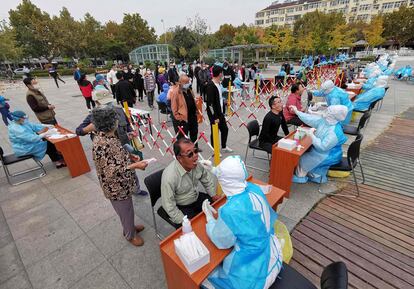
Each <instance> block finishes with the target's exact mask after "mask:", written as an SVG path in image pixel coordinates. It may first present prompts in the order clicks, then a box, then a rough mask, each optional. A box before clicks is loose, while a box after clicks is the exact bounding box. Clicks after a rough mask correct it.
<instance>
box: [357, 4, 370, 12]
mask: <svg viewBox="0 0 414 289" xmlns="http://www.w3.org/2000/svg"><path fill="white" fill-rule="evenodd" d="M370 8H371V5H368V4H362V5H359V11H367V10H369V9H370Z"/></svg>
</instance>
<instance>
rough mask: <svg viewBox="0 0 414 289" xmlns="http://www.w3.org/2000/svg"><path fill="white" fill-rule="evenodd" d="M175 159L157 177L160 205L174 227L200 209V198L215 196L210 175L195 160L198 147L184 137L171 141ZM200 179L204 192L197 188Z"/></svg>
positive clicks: (213, 183)
mask: <svg viewBox="0 0 414 289" xmlns="http://www.w3.org/2000/svg"><path fill="white" fill-rule="evenodd" d="M174 154H175V157H176V160H174V161H173V162H171V163H170V164H169V165H168V167H166V168H165V170H164V172H163V174H162V180H161V199H162V207H163V208H164V210H165V211H166V212H167V214H168V216H169V217H170V219H171V221H172V222H174V223H175V224H176V227H179V226H181V223H182V221H183V217H184V215H186V216H187V217H188V218H189V219H190V218H192V217H194V216H195V215H197V214H198V213H200V212H201V210H202V207H201V206H202V203H203V201H204V200H213V201H215V200H217V199H218V198H219V196H217V195H216V193H215V192H216V187H215V180H214V177H213V175H212V174H211V173H210V172H209V171H208V170H207V169H205V168H204V167H203V166H201V165H199V164H198V149H197V148H196V147H195V146H194V144H193V143H192V142H191V141H190V140H189V139H186V138H181V139H179V140H178V141H177V142H175V143H174ZM199 182H200V183H201V184H202V185H203V187H204V189H205V190H206V191H207V194H204V193H199V192H198V189H197V188H198V183H199Z"/></svg>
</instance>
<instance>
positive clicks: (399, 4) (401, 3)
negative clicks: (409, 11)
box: [394, 1, 407, 8]
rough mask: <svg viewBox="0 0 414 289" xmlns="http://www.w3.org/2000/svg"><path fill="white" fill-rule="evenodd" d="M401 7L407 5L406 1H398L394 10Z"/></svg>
mask: <svg viewBox="0 0 414 289" xmlns="http://www.w3.org/2000/svg"><path fill="white" fill-rule="evenodd" d="M402 5H407V1H398V2H395V4H394V8H398V7H400V6H402Z"/></svg>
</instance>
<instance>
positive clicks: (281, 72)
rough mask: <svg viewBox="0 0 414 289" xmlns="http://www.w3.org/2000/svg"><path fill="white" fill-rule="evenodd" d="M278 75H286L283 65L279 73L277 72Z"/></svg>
mask: <svg viewBox="0 0 414 289" xmlns="http://www.w3.org/2000/svg"><path fill="white" fill-rule="evenodd" d="M277 76H286V71H285V68H284V67H283V66H282V67H281V68H280V70H279V73H278V74H277Z"/></svg>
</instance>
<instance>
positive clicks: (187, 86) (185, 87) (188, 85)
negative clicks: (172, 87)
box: [183, 83, 191, 90]
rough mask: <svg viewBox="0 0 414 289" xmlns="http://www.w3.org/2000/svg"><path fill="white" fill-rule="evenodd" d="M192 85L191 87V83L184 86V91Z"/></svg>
mask: <svg viewBox="0 0 414 289" xmlns="http://www.w3.org/2000/svg"><path fill="white" fill-rule="evenodd" d="M190 85H191V83H186V84H183V89H186V90H187V89H189V88H190Z"/></svg>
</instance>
